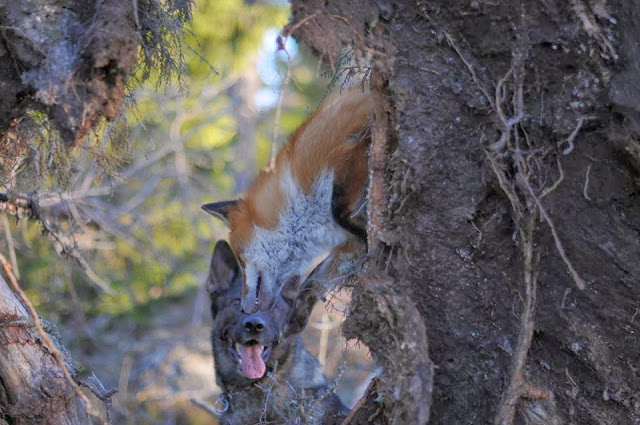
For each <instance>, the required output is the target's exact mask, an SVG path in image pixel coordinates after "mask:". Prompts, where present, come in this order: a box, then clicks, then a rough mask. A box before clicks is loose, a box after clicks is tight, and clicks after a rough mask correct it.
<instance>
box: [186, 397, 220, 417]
mask: <svg viewBox="0 0 640 425" xmlns="http://www.w3.org/2000/svg"><path fill="white" fill-rule="evenodd" d="M191 403H193V404H195V405H196V406H198V407H199V408H201V409H202V410H204V411H205V412H207V413H208V414H210V415H211V416H214V417H216V418H217V417H218V414H217V413H216V411H215V409H214V408H213V407H212V406H209V405H208V404H207V403H205V402H204V401H201V400H198V399H197V398H192V399H191Z"/></svg>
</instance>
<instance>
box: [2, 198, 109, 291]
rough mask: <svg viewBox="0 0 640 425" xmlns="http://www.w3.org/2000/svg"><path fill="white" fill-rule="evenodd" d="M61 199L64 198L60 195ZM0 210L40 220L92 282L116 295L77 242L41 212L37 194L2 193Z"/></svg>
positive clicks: (46, 230)
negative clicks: (78, 247) (97, 273)
mask: <svg viewBox="0 0 640 425" xmlns="http://www.w3.org/2000/svg"><path fill="white" fill-rule="evenodd" d="M60 199H62V198H61V197H60ZM0 210H2V211H5V212H7V213H9V214H12V215H15V216H16V217H18V218H25V217H26V218H29V219H32V220H36V221H39V222H40V223H41V224H42V227H43V229H44V232H45V233H46V234H48V235H50V236H51V237H53V239H54V240H55V241H56V242H57V244H58V245H59V248H60V249H59V252H60V253H61V254H66V255H68V256H69V257H71V258H73V259H74V260H76V263H78V265H79V266H80V269H82V271H83V272H84V273H85V275H86V276H87V278H89V280H90V281H91V282H92V283H94V284H95V285H96V286H98V287H99V288H100V289H102V290H103V291H105V292H106V293H107V294H110V295H115V291H114V290H113V289H111V288H110V287H109V284H108V283H107V282H105V281H104V280H102V279H101V278H100V277H98V275H96V274H95V272H94V271H93V269H92V268H91V266H89V263H87V261H86V260H85V259H84V257H82V255H80V253H79V252H78V249H77V248H76V246H75V244H72V243H70V242H69V241H68V239H67V238H66V237H65V236H63V235H61V234H60V233H58V232H57V231H56V230H55V229H54V228H53V226H52V225H51V223H49V220H47V219H46V218H45V217H43V216H42V215H41V214H40V213H39V209H38V201H37V198H36V196H35V195H31V196H30V195H18V194H15V195H13V194H12V195H8V194H4V193H0Z"/></svg>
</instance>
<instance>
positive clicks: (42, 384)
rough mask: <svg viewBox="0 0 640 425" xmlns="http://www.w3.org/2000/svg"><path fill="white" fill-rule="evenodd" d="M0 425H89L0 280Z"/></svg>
mask: <svg viewBox="0 0 640 425" xmlns="http://www.w3.org/2000/svg"><path fill="white" fill-rule="evenodd" d="M0 423H6V424H12V425H20V424H24V425H35V424H42V425H45V424H46V425H67V424H73V425H77V424H89V425H90V424H91V420H90V419H89V417H88V415H87V413H86V412H85V408H84V404H83V403H82V401H81V400H80V399H79V398H78V397H77V395H76V393H75V391H74V389H73V387H72V386H71V385H70V384H69V382H68V381H67V379H66V377H65V375H64V372H63V371H62V370H61V369H60V367H59V366H58V363H57V361H56V359H55V358H54V357H53V355H52V354H51V353H50V352H49V351H48V350H47V349H46V348H45V347H44V346H43V345H42V343H41V341H40V338H39V336H38V332H37V331H36V330H35V328H34V326H33V322H32V320H31V318H30V316H29V314H28V313H27V310H26V309H25V308H24V306H22V304H21V303H20V301H19V300H18V298H16V296H15V295H14V294H13V293H12V292H11V290H10V289H9V287H8V286H7V283H6V282H5V280H4V278H3V277H2V276H0Z"/></svg>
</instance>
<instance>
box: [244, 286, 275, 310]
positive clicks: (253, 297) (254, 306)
mask: <svg viewBox="0 0 640 425" xmlns="http://www.w3.org/2000/svg"><path fill="white" fill-rule="evenodd" d="M244 289H246V288H244V287H243V294H242V304H241V305H242V312H243V313H245V314H254V313H256V312H257V311H258V310H262V311H269V310H271V309H272V308H273V306H274V304H275V299H276V298H275V297H274V296H273V293H272V292H271V290H270V289H269V288H266V287H265V286H259V287H258V288H256V290H254V291H250V290H249V291H245V290H244Z"/></svg>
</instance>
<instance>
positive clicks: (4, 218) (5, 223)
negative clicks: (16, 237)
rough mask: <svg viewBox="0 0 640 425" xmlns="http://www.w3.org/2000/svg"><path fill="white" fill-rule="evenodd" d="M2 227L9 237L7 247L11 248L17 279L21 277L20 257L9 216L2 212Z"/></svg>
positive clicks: (12, 262) (11, 257)
mask: <svg viewBox="0 0 640 425" xmlns="http://www.w3.org/2000/svg"><path fill="white" fill-rule="evenodd" d="M2 227H4V235H5V237H6V238H7V248H8V249H9V258H10V259H11V266H12V267H13V270H14V273H13V274H14V275H15V276H16V279H20V271H19V270H18V259H17V258H16V247H15V245H14V243H13V235H12V234H11V228H10V227H9V218H8V217H7V215H6V214H2Z"/></svg>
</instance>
